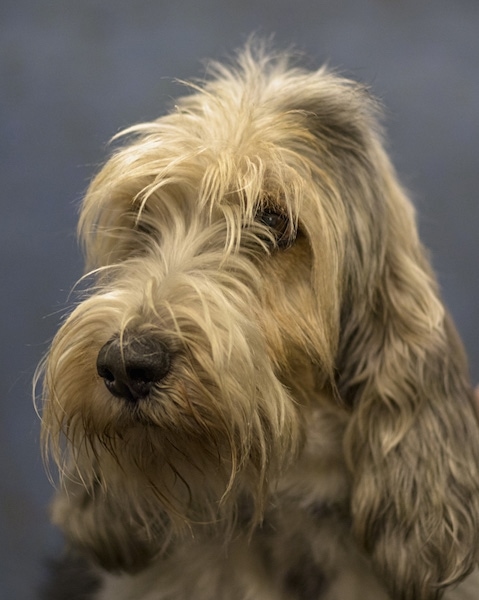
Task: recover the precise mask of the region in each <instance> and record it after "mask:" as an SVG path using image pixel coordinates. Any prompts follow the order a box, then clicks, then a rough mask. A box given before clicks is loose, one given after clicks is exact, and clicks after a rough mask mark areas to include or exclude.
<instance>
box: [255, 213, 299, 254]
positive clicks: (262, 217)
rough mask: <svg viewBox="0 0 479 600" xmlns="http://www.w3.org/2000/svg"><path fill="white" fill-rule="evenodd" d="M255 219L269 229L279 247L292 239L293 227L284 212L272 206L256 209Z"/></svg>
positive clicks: (286, 244)
mask: <svg viewBox="0 0 479 600" xmlns="http://www.w3.org/2000/svg"><path fill="white" fill-rule="evenodd" d="M256 220H257V221H258V222H259V223H261V224H262V225H264V226H265V227H267V228H268V229H269V230H270V231H271V234H272V236H273V238H274V240H275V242H276V245H277V246H278V247H279V248H286V247H288V246H289V245H291V243H292V242H293V241H294V237H295V236H294V228H293V226H292V224H291V220H290V218H289V216H288V215H287V214H286V213H284V212H282V211H280V210H278V209H274V208H264V209H261V210H259V211H258V213H257V214H256Z"/></svg>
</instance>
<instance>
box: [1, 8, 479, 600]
mask: <svg viewBox="0 0 479 600" xmlns="http://www.w3.org/2000/svg"><path fill="white" fill-rule="evenodd" d="M252 31H257V32H259V33H260V34H269V33H272V32H274V33H276V41H277V44H278V45H280V46H283V45H289V44H291V43H294V44H296V45H297V46H298V47H299V48H301V49H303V50H304V51H305V52H306V53H307V54H308V55H310V57H311V58H312V61H311V62H312V64H315V65H319V64H320V63H321V62H323V61H325V60H327V61H329V63H330V64H331V65H334V66H336V67H339V68H340V69H342V70H343V72H345V73H346V74H348V75H351V76H353V77H355V78H357V79H360V80H362V81H364V82H366V83H368V84H370V85H371V86H372V87H373V89H374V91H375V93H376V94H377V95H378V96H380V97H381V98H382V99H383V100H384V102H385V104H386V106H387V109H388V111H387V125H388V130H389V138H390V140H391V148H390V149H391V153H392V155H393V157H394V160H395V163H396V166H397V167H398V169H399V172H400V173H401V175H402V177H403V180H404V181H405V183H406V185H407V186H408V187H409V188H410V189H411V190H412V191H413V194H414V198H415V201H416V205H417V207H418V210H419V213H420V226H421V233H422V236H423V239H424V240H425V242H426V244H427V245H428V246H429V248H430V249H431V251H432V256H433V260H434V264H435V267H436V269H437V270H438V273H439V277H440V282H441V285H442V288H443V292H444V297H445V299H446V302H447V304H448V305H449V307H450V309H451V311H452V313H453V315H454V317H455V320H456V322H457V325H458V327H459V329H460V332H461V334H462V336H463V339H464V341H465V344H466V347H467V350H468V352H469V356H470V360H471V371H472V374H473V378H474V380H475V381H479V338H478V332H479V311H478V308H477V307H478V299H479V274H478V269H477V252H478V242H477V240H478V235H477V229H478V226H479V203H478V189H479V161H478V157H479V2H478V1H477V0H454V2H452V1H450V2H448V1H444V2H437V1H431V2H427V1H421V0H405V1H400V0H397V1H394V0H389V1H388V0H370V1H366V0H365V1H363V0H356V1H353V0H348V1H341V0H317V1H312V0H310V1H304V0H294V1H286V0H271V1H267V0H237V1H224V0H223V1H221V0H175V1H171V2H166V1H159V0H156V1H153V0H136V1H133V0H130V1H127V0H111V1H110V2H106V1H101V0H96V1H93V0H81V1H76V2H74V1H70V0H48V1H47V0H1V4H0V181H1V185H0V202H1V209H2V210H1V215H2V216H1V218H0V243H1V250H0V260H1V271H0V273H1V284H2V285H1V295H0V302H1V312H0V314H1V318H0V324H1V332H0V335H1V338H0V339H1V342H2V343H1V350H0V351H1V360H0V369H1V375H0V539H1V548H0V600H27V599H31V598H33V597H34V593H33V590H34V587H35V586H36V585H37V584H38V582H39V581H40V580H41V578H42V577H43V561H44V559H45V558H46V557H47V556H49V555H51V554H52V553H53V554H54V553H55V552H56V551H57V548H58V546H59V540H58V536H57V535H56V534H55V532H54V531H53V530H52V529H51V528H50V526H49V525H48V519H47V511H46V505H47V502H48V498H49V497H50V493H51V488H50V485H49V483H48V481H47V478H46V476H45V475H44V471H43V467H42V463H41V459H40V457H39V450H38V446H39V423H38V418H37V417H36V415H35V411H34V409H33V404H32V400H31V392H30V385H31V384H30V381H31V377H32V374H33V371H34V368H35V365H36V363H37V362H38V361H39V359H40V358H41V356H42V355H43V353H44V352H45V350H46V348H47V345H48V341H49V340H50V339H51V337H52V335H53V332H54V331H55V329H56V328H57V326H58V323H59V321H60V319H61V316H62V314H64V313H65V309H66V307H67V305H68V292H69V290H70V289H71V287H72V285H73V283H74V282H75V280H76V279H77V278H78V276H79V275H80V273H81V257H80V255H79V252H78V250H77V247H76V244H75V239H74V228H75V221H76V212H77V205H78V201H79V199H80V198H81V196H82V193H83V191H84V189H85V186H86V185H87V181H88V178H89V177H90V176H91V174H92V173H93V172H94V171H95V170H96V168H97V166H98V165H99V163H100V162H101V161H102V160H103V159H104V158H105V155H106V146H105V144H106V142H107V140H108V139H109V138H110V137H111V136H112V135H113V134H115V133H116V132H117V131H118V130H119V129H120V128H122V127H124V126H126V125H128V124H130V123H132V122H136V121H140V120H144V119H150V118H154V117H156V116H158V115H159V114H160V113H161V111H162V110H163V109H164V107H165V105H167V104H169V103H170V98H171V96H174V95H175V94H177V93H178V92H179V91H181V88H179V86H178V85H176V84H175V83H174V82H173V78H174V77H178V78H189V77H193V76H195V75H198V74H201V72H202V67H201V63H200V62H199V59H200V58H205V57H214V58H217V57H223V56H224V55H226V54H228V53H229V52H230V51H231V50H232V49H234V48H235V47H237V46H239V45H241V44H242V43H243V42H244V40H245V39H246V37H247V35H248V34H249V33H251V32H252Z"/></svg>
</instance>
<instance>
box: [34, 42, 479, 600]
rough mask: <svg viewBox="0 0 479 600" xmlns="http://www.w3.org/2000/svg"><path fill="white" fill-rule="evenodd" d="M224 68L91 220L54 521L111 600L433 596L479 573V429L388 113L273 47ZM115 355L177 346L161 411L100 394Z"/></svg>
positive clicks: (63, 344)
mask: <svg viewBox="0 0 479 600" xmlns="http://www.w3.org/2000/svg"><path fill="white" fill-rule="evenodd" d="M211 70H212V73H213V75H212V78H211V79H210V80H209V81H208V82H207V83H205V84H202V85H201V86H200V85H198V86H196V85H192V86H191V88H192V93H191V94H190V95H187V96H186V97H184V98H181V99H180V100H178V102H177V104H176V106H175V108H174V110H172V111H171V113H169V114H167V115H166V116H164V117H161V118H160V119H158V120H157V121H154V122H152V123H146V124H143V125H139V126H136V127H133V128H131V129H129V130H127V131H126V132H125V133H124V135H125V136H127V138H128V142H127V144H126V145H125V146H124V147H122V148H120V149H118V150H117V151H116V152H115V153H114V154H113V156H112V157H111V158H110V160H109V161H108V162H107V163H106V165H105V167H104V168H103V169H102V170H101V172H100V173H99V174H98V175H97V177H96V178H95V179H94V180H93V182H92V184H91V186H90V189H89V190H88V193H87V195H86V198H85V200H84V204H83V207H82V213H81V219H80V236H81V239H82V242H83V244H84V246H85V251H86V257H87V265H88V266H87V270H88V271H90V272H91V278H92V279H93V280H94V284H93V286H92V289H91V293H90V294H89V296H88V297H87V298H86V299H84V301H82V302H81V303H80V304H79V305H78V306H77V308H76V309H75V310H74V311H73V313H72V314H71V316H70V317H69V318H68V319H67V320H66V321H65V323H64V325H63V326H62V328H61V329H60V331H59V333H58V335H57V336H56V338H55V340H54V342H53V345H52V348H51V351H50V354H49V356H48V357H47V360H46V362H45V366H44V379H45V393H44V411H43V433H44V441H45V447H46V450H47V452H48V451H50V450H51V451H52V452H53V456H54V458H55V460H56V461H57V463H58V464H59V467H60V476H61V482H60V483H61V485H60V490H59V492H58V495H57V498H56V501H55V504H54V509H53V517H54V521H55V522H56V523H57V524H59V525H60V526H61V527H62V529H63V531H64V532H65V534H66V537H67V539H68V541H69V544H70V546H71V547H72V548H73V549H74V551H75V552H80V553H81V554H84V555H85V556H86V557H87V558H88V559H89V560H91V562H92V564H93V565H96V566H95V569H96V568H99V571H98V573H99V574H100V577H101V584H102V587H101V590H100V591H99V592H97V593H96V595H95V598H97V599H99V600H100V599H101V600H111V599H113V598H114V599H115V600H119V599H125V600H126V599H133V598H135V599H141V600H153V599H154V600H160V599H161V600H166V599H168V600H179V599H183V600H186V599H188V600H191V599H193V598H195V599H196V600H213V599H219V598H228V599H231V600H247V599H253V598H254V599H255V600H259V599H261V600H279V599H281V600H287V599H293V598H295V599H301V600H313V599H316V598H325V599H329V600H332V599H333V598H341V599H342V600H350V599H353V598H358V599H362V600H363V599H364V598H368V599H372V598H375V599H386V598H393V599H398V600H399V599H401V600H432V599H434V598H439V597H440V595H441V593H442V590H443V589H444V587H445V586H447V585H449V584H451V583H453V582H456V581H458V580H460V579H461V578H463V577H464V576H465V575H466V574H467V573H469V572H470V571H471V569H472V568H473V566H474V564H475V560H476V554H477V549H478V543H479V494H478V491H479V469H478V466H479V446H478V424H477V418H476V414H475V412H474V408H473V402H472V395H471V390H470V386H469V382H468V379H467V366H466V360H465V358H464V356H463V351H462V348H461V344H460V342H459V340H458V338H457V335H456V333H455V330H454V327H453V325H452V324H451V322H450V321H449V319H448V317H447V315H446V314H445V311H444V308H443V306H442V303H441V300H440V298H439V295H438V290H437V285H436V282H435V279H434V276H433V274H432V272H431V268H430V266H429V264H428V259H427V257H426V255H425V252H424V250H423V248H422V246H421V244H420V242H419V240H418V236H417V231H416V225H415V217H414V211H413V208H412V205H411V203H410V201H409V200H408V198H407V196H406V194H405V192H404V190H403V189H402V188H401V186H400V184H399V183H398V181H397V178H396V175H395V172H394V170H393V167H392V166H391V164H390V161H389V159H388V157H387V155H386V153H385V151H384V148H383V144H382V139H381V132H380V128H379V126H378V119H377V115H378V112H379V111H378V106H377V103H376V102H375V101H374V100H373V99H372V98H371V97H370V95H369V94H368V91H367V90H366V89H365V88H364V87H363V86H361V85H359V84H357V83H353V82H351V81H348V80H345V79H342V78H340V77H338V76H337V75H335V74H334V73H332V72H331V71H329V70H327V69H326V68H322V69H320V70H319V71H317V72H307V71H304V70H302V69H299V68H295V67H292V66H291V65H290V61H289V58H288V57H287V56H285V55H280V56H275V55H272V54H268V53H267V52H265V51H264V50H262V49H261V48H259V49H258V48H256V49H251V48H247V49H246V50H245V51H243V52H242V53H241V55H240V56H239V58H238V61H237V63H236V64H235V65H234V66H231V67H225V66H221V65H213V66H212V67H211ZM265 207H266V208H268V209H269V210H272V211H273V212H276V213H278V212H280V214H282V215H283V218H284V222H285V223H286V224H287V228H286V231H285V232H283V233H284V238H283V239H282V243H281V244H280V243H279V242H278V240H277V239H276V240H275V237H274V232H273V231H272V230H271V229H269V228H268V227H267V225H266V224H265V223H264V222H261V220H260V219H259V218H258V215H260V214H262V211H263V210H264V208H265ZM132 332H134V333H132ZM115 335H116V336H120V339H121V338H122V337H123V338H124V340H125V342H124V343H125V344H128V343H130V342H131V339H132V335H135V336H139V337H141V336H142V335H149V336H157V338H158V339H161V340H162V342H163V343H165V344H166V346H167V347H168V349H169V351H170V354H171V356H172V360H171V368H170V371H169V372H168V374H167V375H166V377H165V378H164V379H162V380H161V381H160V382H158V383H157V384H156V385H155V387H154V390H153V392H152V393H151V394H150V397H149V398H148V399H145V400H141V401H139V402H137V403H135V404H132V403H127V402H125V401H123V400H121V399H119V398H115V397H113V396H112V395H111V394H110V393H109V391H108V390H107V388H106V387H105V385H104V382H103V381H102V380H101V378H100V377H99V375H98V374H97V372H96V366H95V365H96V359H97V355H98V353H99V351H100V349H101V348H102V346H103V345H104V344H105V343H106V342H107V341H108V340H109V339H110V338H112V336H115Z"/></svg>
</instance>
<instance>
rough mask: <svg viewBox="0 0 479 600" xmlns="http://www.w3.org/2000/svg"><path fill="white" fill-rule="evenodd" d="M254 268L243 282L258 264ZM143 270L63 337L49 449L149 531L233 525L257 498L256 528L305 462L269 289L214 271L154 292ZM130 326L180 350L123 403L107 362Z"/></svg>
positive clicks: (55, 356)
mask: <svg viewBox="0 0 479 600" xmlns="http://www.w3.org/2000/svg"><path fill="white" fill-rule="evenodd" d="M236 263H237V266H238V265H239V263H240V261H239V259H238V260H237V261H236ZM244 264H245V265H246V264H247V265H248V266H247V267H246V266H245V267H244V268H243V280H245V278H246V272H247V270H248V269H250V270H251V269H253V267H252V266H251V263H250V262H248V263H246V261H245V263H244ZM139 265H140V261H138V264H136V265H135V266H137V267H138V268H139V269H140V271H141V272H138V270H136V277H138V278H139V279H135V278H134V277H133V276H132V275H131V273H132V272H134V271H135V270H134V269H132V268H131V265H125V267H124V268H123V269H121V268H116V274H118V275H120V278H119V279H115V280H114V281H113V282H112V284H111V285H108V287H105V288H104V289H102V290H98V292H97V293H96V294H95V295H94V296H92V297H91V298H89V299H87V300H86V301H84V302H83V303H82V304H81V305H80V306H79V307H78V308H77V309H76V310H75V311H74V312H73V314H72V315H71V316H70V318H69V319H68V320H67V321H66V323H65V324H64V326H63V327H62V329H61V330H60V332H59V333H58V335H57V337H56V338H55V340H54V343H53V346H52V349H51V352H50V355H49V359H48V364H47V369H46V388H47V390H48V391H47V398H46V405H45V413H44V431H45V436H46V443H47V444H48V445H49V446H52V447H53V451H54V455H55V457H56V460H57V462H59V463H60V466H61V471H62V472H63V476H64V483H65V480H67V479H68V480H70V481H76V482H77V483H78V484H79V485H81V486H82V487H83V488H84V489H85V490H86V492H87V494H89V495H91V496H95V495H98V494H102V495H104V496H105V497H109V498H110V499H109V501H111V499H115V498H121V499H122V502H123V503H124V504H125V506H129V508H128V511H129V512H132V513H133V514H136V515H137V519H138V520H139V521H140V522H142V523H143V525H142V526H144V527H145V528H146V529H148V530H151V528H152V527H153V529H154V528H155V527H164V524H165V522H167V523H168V524H169V525H172V526H173V528H175V529H177V530H180V529H183V528H184V527H185V525H186V526H188V527H192V526H194V525H195V524H203V525H205V524H208V523H210V524H213V523H214V524H215V526H217V525H218V523H219V522H224V523H225V525H226V526H227V527H231V524H232V522H233V521H234V520H235V519H237V518H238V501H239V499H241V500H240V501H241V503H242V504H243V503H244V501H245V498H249V499H251V506H250V509H249V510H248V513H249V518H250V520H251V524H254V523H255V522H257V521H258V520H259V519H261V514H262V510H263V504H264V501H265V496H266V494H267V491H268V489H269V488H270V486H271V485H272V482H273V481H274V480H275V479H276V478H277V477H278V476H279V474H280V473H281V472H283V471H284V469H285V468H286V467H287V466H288V465H289V464H290V462H291V461H292V460H293V459H294V457H295V455H296V451H297V449H298V445H299V438H300V429H301V424H300V421H299V416H298V413H297V409H296V407H295V404H294V402H293V400H292V398H291V397H290V394H289V392H288V390H287V389H286V387H285V386H284V385H283V384H282V383H281V382H280V381H279V379H278V377H277V375H276V374H275V372H274V370H273V369H274V367H273V364H272V362H271V360H270V356H269V354H270V352H269V351H268V347H267V344H266V340H265V337H264V334H263V331H262V327H261V324H260V323H259V322H258V315H260V304H259V301H258V298H257V296H256V294H255V293H257V290H254V291H255V293H253V292H252V291H251V288H252V287H253V284H251V286H250V288H249V291H248V286H247V285H245V283H241V281H240V280H239V279H238V277H237V275H238V268H236V269H235V274H234V277H233V276H231V277H229V276H228V275H227V273H226V272H225V271H221V270H220V269H218V271H217V272H218V276H217V277H218V281H215V280H214V278H212V276H211V273H210V276H209V277H208V279H207V280H205V278H204V277H202V276H201V275H200V276H194V275H190V276H188V275H184V276H183V277H180V278H179V281H180V283H178V284H176V285H175V284H169V283H168V282H167V281H166V279H165V278H163V279H162V280H161V282H160V283H159V282H158V281H157V282H156V283H152V279H150V287H152V286H153V287H154V286H156V287H157V288H161V290H162V292H159V291H158V289H156V290H151V289H150V293H149V294H148V293H146V292H145V291H144V290H145V289H146V288H147V287H148V286H145V285H144V284H143V285H142V281H141V278H142V277H143V276H145V272H146V271H148V269H149V267H148V266H147V261H146V262H145V261H144V260H143V261H141V265H142V266H141V267H140V266H139ZM152 268H153V267H152ZM255 276H256V273H255ZM122 277H123V278H122ZM188 277H189V279H188ZM132 279H133V280H132ZM257 280H258V278H257V277H256V281H257ZM132 290H133V291H132ZM135 290H136V291H135ZM138 290H142V292H139V291H138ZM158 298H160V300H158ZM127 330H129V331H131V330H135V331H137V332H138V331H140V330H142V331H151V330H156V331H157V332H158V334H159V335H161V337H162V339H163V340H165V342H166V344H167V345H168V346H169V347H170V349H172V354H173V359H172V365H171V369H170V372H169V373H168V374H167V376H166V377H165V378H164V379H163V380H162V381H160V382H158V383H156V384H155V386H154V388H153V389H152V391H151V393H150V395H149V396H148V397H146V398H143V399H141V400H139V401H137V402H130V401H127V400H125V399H122V398H115V397H114V396H112V395H111V394H110V393H109V392H108V390H107V389H106V387H105V385H104V382H103V381H102V379H101V378H100V377H99V375H98V374H97V372H96V367H95V365H96V357H97V355H98V352H99V351H100V348H101V347H102V345H103V344H104V343H105V341H106V340H108V339H109V338H110V337H111V335H114V334H117V333H118V332H122V331H127ZM62 440H63V441H62ZM62 446H64V451H62V450H61V447H62ZM155 520H156V521H158V522H157V523H155ZM150 533H151V531H150Z"/></svg>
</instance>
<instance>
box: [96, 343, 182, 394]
mask: <svg viewBox="0 0 479 600" xmlns="http://www.w3.org/2000/svg"><path fill="white" fill-rule="evenodd" d="M170 365H171V355H170V351H169V350H168V347H167V346H166V344H165V343H164V342H162V341H161V340H160V339H159V338H158V336H155V335H152V334H151V335H150V334H142V335H135V334H132V333H129V334H126V333H125V334H124V335H122V336H121V337H120V336H117V335H115V336H114V337H112V338H111V339H110V340H108V342H106V344H105V345H104V346H103V347H102V348H101V350H100V352H99V353H98V357H97V362H96V368H97V372H98V375H100V377H101V378H102V379H103V380H104V382H105V385H106V387H107V389H108V391H109V392H110V393H111V394H112V395H113V396H116V397H117V398H123V399H124V400H127V401H129V402H138V401H140V400H142V399H144V398H146V397H147V396H148V395H149V394H150V392H151V391H152V388H153V386H154V385H155V384H158V383H159V382H160V381H162V380H163V379H164V378H165V377H166V375H167V374H168V372H169V370H170Z"/></svg>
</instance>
